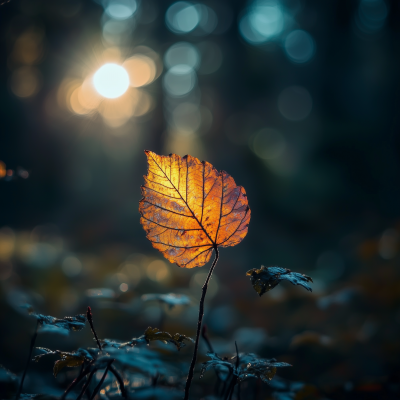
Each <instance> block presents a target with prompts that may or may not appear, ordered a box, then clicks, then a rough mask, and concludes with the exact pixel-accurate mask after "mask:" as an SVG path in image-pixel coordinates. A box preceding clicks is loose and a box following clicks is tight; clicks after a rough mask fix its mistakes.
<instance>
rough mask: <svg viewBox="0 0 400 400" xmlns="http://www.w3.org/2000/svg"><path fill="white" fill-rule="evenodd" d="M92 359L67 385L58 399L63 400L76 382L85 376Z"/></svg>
mask: <svg viewBox="0 0 400 400" xmlns="http://www.w3.org/2000/svg"><path fill="white" fill-rule="evenodd" d="M93 363H94V361H92V362H90V363H89V365H88V366H87V367H86V368H85V369H84V370H83V371H82V372H81V373H80V374H79V375H78V376H77V377H76V378H75V379H74V380H73V381H72V382H71V384H70V385H69V386H68V387H67V389H66V390H65V392H64V393H63V395H62V396H61V397H60V400H64V399H65V398H66V397H67V394H68V393H69V392H70V391H71V390H72V389H73V388H74V386H75V385H76V384H78V383H79V382H80V381H81V379H82V378H83V377H84V376H86V375H87V374H88V373H89V372H90V369H91V367H92V365H93Z"/></svg>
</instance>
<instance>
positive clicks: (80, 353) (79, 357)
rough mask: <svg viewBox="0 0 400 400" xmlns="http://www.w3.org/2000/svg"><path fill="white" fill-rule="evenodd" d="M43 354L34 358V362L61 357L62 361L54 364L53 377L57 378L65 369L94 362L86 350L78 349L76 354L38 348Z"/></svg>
mask: <svg viewBox="0 0 400 400" xmlns="http://www.w3.org/2000/svg"><path fill="white" fill-rule="evenodd" d="M36 349H37V350H39V351H40V352H41V353H42V354H39V355H37V356H35V357H34V360H35V361H36V362H37V361H39V360H40V359H41V358H42V357H43V356H47V355H53V354H57V355H59V356H60V357H61V359H60V360H57V361H56V362H55V363H54V368H53V375H54V377H57V374H58V373H59V372H60V371H61V370H62V369H63V368H65V367H78V366H80V365H82V364H83V363H84V362H85V361H93V359H94V358H93V356H92V355H91V354H90V353H89V352H88V351H87V350H85V349H78V350H77V351H76V352H73V353H69V352H65V351H60V350H50V349H46V348H45V347H37V348H36Z"/></svg>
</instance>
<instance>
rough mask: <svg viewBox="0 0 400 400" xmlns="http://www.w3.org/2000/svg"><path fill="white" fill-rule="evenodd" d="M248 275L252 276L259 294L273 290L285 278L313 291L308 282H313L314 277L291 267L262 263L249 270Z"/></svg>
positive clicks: (252, 282) (252, 281)
mask: <svg viewBox="0 0 400 400" xmlns="http://www.w3.org/2000/svg"><path fill="white" fill-rule="evenodd" d="M246 275H247V276H250V280H251V284H252V285H253V288H254V290H255V291H256V292H257V293H258V294H259V296H262V295H263V294H264V293H266V292H268V291H270V290H272V289H273V288H274V287H275V286H277V285H278V284H279V283H280V282H281V281H283V280H286V281H289V282H290V283H292V284H293V285H300V286H303V287H304V288H305V289H307V290H308V291H310V292H312V289H311V287H310V286H309V284H308V282H312V279H311V278H310V277H309V276H307V275H304V274H299V273H298V272H292V271H291V270H290V269H286V268H280V267H264V266H263V265H262V266H261V268H260V269H256V268H254V269H251V270H249V271H247V272H246Z"/></svg>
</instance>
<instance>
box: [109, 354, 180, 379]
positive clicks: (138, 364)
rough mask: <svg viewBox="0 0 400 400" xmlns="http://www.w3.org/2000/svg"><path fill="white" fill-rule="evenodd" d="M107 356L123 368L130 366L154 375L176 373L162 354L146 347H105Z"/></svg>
mask: <svg viewBox="0 0 400 400" xmlns="http://www.w3.org/2000/svg"><path fill="white" fill-rule="evenodd" d="M107 352H108V353H109V356H110V357H112V358H114V359H115V360H117V362H118V363H119V364H121V365H122V366H123V368H132V369H134V370H136V371H141V372H143V373H146V374H149V375H151V376H155V375H156V374H157V373H159V374H161V375H170V374H177V373H178V372H177V371H176V368H174V366H172V365H171V364H169V363H167V362H166V361H164V360H163V359H162V355H161V354H160V353H158V352H155V351H152V350H151V349H149V348H148V347H133V348H131V347H127V348H121V349H116V348H114V347H110V348H109V349H107Z"/></svg>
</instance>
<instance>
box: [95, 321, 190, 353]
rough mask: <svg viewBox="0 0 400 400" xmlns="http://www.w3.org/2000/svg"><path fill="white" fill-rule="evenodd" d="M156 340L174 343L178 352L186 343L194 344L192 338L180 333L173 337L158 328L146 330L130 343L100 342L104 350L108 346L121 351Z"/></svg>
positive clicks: (107, 340) (106, 340) (108, 340)
mask: <svg viewBox="0 0 400 400" xmlns="http://www.w3.org/2000/svg"><path fill="white" fill-rule="evenodd" d="M154 340H159V341H161V342H163V343H172V344H174V345H175V346H176V348H177V349H178V350H180V349H181V348H182V347H184V346H185V345H186V343H185V341H190V342H193V339H192V338H190V337H188V336H185V335H181V334H180V333H175V334H174V335H171V334H170V333H168V332H163V331H160V330H159V329H157V328H151V327H150V326H149V327H148V328H147V329H146V330H145V332H144V334H143V335H142V336H139V337H138V338H133V339H131V340H130V341H128V342H117V341H114V340H111V339H104V340H100V342H101V345H102V347H103V348H104V347H107V346H108V347H114V348H117V349H120V348H123V347H127V346H130V347H133V346H138V345H146V344H149V343H150V342H152V341H154Z"/></svg>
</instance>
